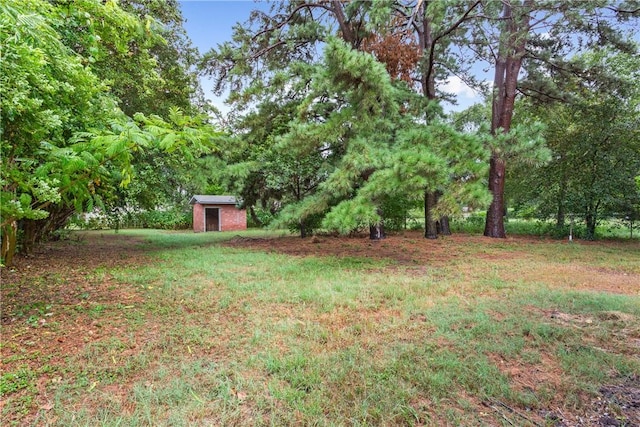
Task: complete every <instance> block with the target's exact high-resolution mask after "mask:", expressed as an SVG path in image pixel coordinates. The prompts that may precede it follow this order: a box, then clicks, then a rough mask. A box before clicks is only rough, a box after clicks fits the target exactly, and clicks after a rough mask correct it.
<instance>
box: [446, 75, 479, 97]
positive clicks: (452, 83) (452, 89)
mask: <svg viewBox="0 0 640 427" xmlns="http://www.w3.org/2000/svg"><path fill="white" fill-rule="evenodd" d="M440 88H441V89H442V90H443V91H445V92H448V93H452V94H454V95H456V96H457V97H461V98H466V99H479V98H480V93H478V92H476V91H475V90H473V89H472V88H470V87H469V86H467V84H466V83H465V82H463V81H462V80H461V79H460V77H457V76H452V77H449V78H448V79H447V80H445V82H444V83H443V84H441V86H440Z"/></svg>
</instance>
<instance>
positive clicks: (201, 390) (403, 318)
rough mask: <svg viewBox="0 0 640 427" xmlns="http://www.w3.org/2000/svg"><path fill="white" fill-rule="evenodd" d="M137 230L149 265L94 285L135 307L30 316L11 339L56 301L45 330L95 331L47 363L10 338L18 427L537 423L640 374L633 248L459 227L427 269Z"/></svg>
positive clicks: (12, 405)
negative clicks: (495, 238)
mask: <svg viewBox="0 0 640 427" xmlns="http://www.w3.org/2000/svg"><path fill="white" fill-rule="evenodd" d="M127 233H131V232H130V231H127V230H124V231H121V234H123V235H126V234H127ZM136 233H138V232H136ZM139 235H140V236H142V237H144V239H146V242H145V243H139V245H142V246H143V247H144V248H145V250H146V253H147V254H149V255H150V256H151V257H152V258H151V259H152V262H149V263H138V264H134V265H128V266H124V267H121V268H114V269H102V270H98V271H94V272H93V273H92V275H91V276H90V277H92V280H94V281H96V283H97V282H100V281H111V280H113V282H109V286H110V287H109V289H111V290H112V291H113V292H115V291H122V289H127V290H128V291H127V292H131V293H134V294H135V295H137V298H138V299H136V300H135V303H124V302H121V301H110V302H107V301H105V300H96V299H95V297H94V291H93V289H92V288H91V287H84V286H80V285H78V289H80V291H78V292H75V291H74V292H75V295H76V296H77V299H78V301H79V302H78V304H77V305H74V306H73V307H74V308H67V309H64V310H63V309H61V308H60V307H59V306H57V305H56V303H53V304H50V303H48V302H37V303H34V304H33V305H32V306H28V305H23V306H21V307H19V310H20V313H22V315H21V317H20V319H21V320H22V321H23V326H22V327H23V328H26V329H24V330H20V331H18V330H16V331H15V333H16V334H18V333H21V334H28V333H44V332H45V331H42V330H41V329H42V328H37V329H34V328H29V326H28V325H25V324H24V322H26V321H28V317H27V316H30V315H34V316H36V317H38V316H42V315H43V314H42V313H44V312H55V313H58V312H62V313H64V314H65V315H66V316H69V319H62V318H60V319H59V320H58V321H59V322H61V325H62V326H61V327H58V328H57V330H56V331H46V332H50V333H51V334H52V335H51V339H55V336H56V335H53V334H54V333H60V331H64V327H77V325H78V324H83V325H84V329H82V331H83V333H84V334H85V335H84V337H83V340H80V341H79V342H81V343H82V345H81V346H79V347H78V348H76V349H74V351H73V353H72V354H65V355H64V357H63V358H61V357H60V355H58V356H56V358H54V359H55V360H56V363H58V365H57V366H56V367H55V368H54V369H52V370H51V371H43V370H38V369H34V368H33V367H32V366H33V365H30V364H29V365H27V363H31V362H40V361H43V360H45V359H44V357H45V355H37V354H36V353H33V352H30V351H29V349H28V347H27V344H25V343H26V342H28V341H26V340H25V341H20V343H22V344H19V343H13V344H12V345H10V346H9V345H6V346H4V347H3V363H6V364H8V366H9V367H10V369H9V370H8V371H7V372H6V373H3V375H2V378H1V382H0V391H2V393H3V394H4V395H6V396H7V397H8V399H7V404H6V405H5V407H4V409H3V417H5V418H8V419H9V421H10V422H9V425H10V424H11V422H13V423H14V424H16V425H18V424H23V423H24V421H25V420H31V421H34V420H36V421H34V422H37V423H40V424H50V425H132V426H135V425H145V426H146V425H231V424H240V425H293V424H295V425H416V424H424V425H446V424H449V425H500V424H501V423H502V424H504V423H506V424H509V423H511V424H514V425H534V422H535V423H538V424H540V425H544V423H545V422H546V421H545V419H547V418H548V417H549V411H550V409H552V408H561V409H562V413H563V414H571V413H576V414H580V413H584V412H585V411H587V410H588V409H589V407H590V405H591V402H592V401H595V400H594V399H597V396H598V393H599V390H600V388H601V387H602V386H603V385H606V384H618V383H620V382H621V381H622V379H624V378H630V377H633V375H635V374H637V373H638V372H640V362H639V361H638V360H637V357H636V356H635V355H636V354H637V352H636V351H635V347H633V346H634V345H635V344H634V343H636V342H637V339H638V336H639V335H638V331H639V330H640V326H639V325H640V321H639V319H640V300H639V299H638V297H637V296H636V295H634V294H633V292H628V293H626V294H625V295H623V294H620V293H615V292H609V288H607V286H619V284H620V283H623V284H624V283H626V285H625V286H629V287H630V288H628V290H632V289H637V287H638V284H637V282H635V284H634V281H635V280H636V279H637V278H638V277H639V276H638V274H640V272H639V271H637V269H636V266H635V265H634V263H633V259H634V257H637V255H638V248H636V247H635V246H623V247H619V246H607V247H603V248H600V247H597V246H577V245H560V244H558V243H557V242H542V241H541V242H537V243H535V244H534V243H530V244H527V245H523V244H521V243H519V242H517V241H515V242H514V241H504V242H498V243H493V242H492V243H491V244H489V243H483V242H479V241H475V240H471V239H467V240H464V239H463V240H461V242H457V241H456V240H454V239H453V238H451V239H448V240H443V241H441V242H438V245H440V246H438V247H439V248H440V249H439V250H441V251H442V253H444V254H446V262H438V261H437V259H436V258H434V260H433V261H420V262H419V263H416V262H414V260H412V259H408V258H407V257H409V256H411V254H413V253H415V251H414V250H413V249H412V250H400V249H398V255H399V258H398V260H401V261H402V262H401V261H398V260H396V259H376V258H373V257H369V256H366V255H364V256H345V257H339V256H326V257H321V256H313V257H304V256H291V255H286V254H281V253H275V252H273V251H271V250H264V251H256V250H253V249H251V248H250V249H244V248H238V247H229V246H225V245H222V244H221V243H223V240H224V239H225V238H227V239H229V238H233V235H231V236H230V235H226V237H225V235H224V234H222V233H219V234H214V233H207V234H199V235H194V234H186V233H175V232H164V233H160V232H152V231H144V232H140V234H139ZM244 236H252V237H253V238H254V239H267V238H269V237H270V236H272V235H269V234H266V233H262V234H259V233H256V232H248V233H247V234H246V235H244ZM409 240H411V241H412V243H411V244H410V246H409V247H412V246H411V245H418V244H421V243H422V241H421V240H417V239H415V238H411V239H409ZM257 241H259V240H257ZM354 242H355V243H353V242H352V243H349V244H351V245H352V247H351V248H347V247H346V246H341V247H340V250H349V251H353V252H355V251H357V250H359V247H358V244H357V242H356V241H354ZM393 242H394V241H393V240H391V239H390V240H388V241H387V242H385V245H386V247H384V248H383V247H382V246H380V247H379V248H376V249H375V250H376V251H382V250H384V251H393V250H394V243H393ZM429 244H431V243H429ZM272 245H277V241H272ZM267 247H268V245H267ZM457 256H459V258H456V257H457ZM416 264H417V265H418V266H417V267H416ZM574 269H575V271H576V272H579V271H582V270H585V271H587V276H585V275H580V274H578V273H576V274H574V275H567V274H566V272H567V271H572V272H573V271H574ZM595 269H597V270H595ZM585 277H591V278H593V277H597V278H599V280H601V282H598V283H602V284H603V285H602V286H603V288H602V289H599V288H597V286H595V285H590V282H585V280H584V278H585ZM611 277H613V279H611ZM624 278H626V279H624ZM609 280H610V281H611V283H610V284H609ZM625 280H626V281H625ZM59 282H60V284H59V285H60V286H64V283H63V282H62V281H59ZM585 283H587V285H588V286H592V287H588V288H584V286H587V285H585ZM634 286H635V288H634ZM616 289H618V288H616ZM626 289H627V288H622V290H623V291H625V290H626ZM84 294H86V296H84ZM38 301H45V300H38ZM83 322H84V323H83ZM58 330H60V331H58ZM89 332H91V333H92V334H90V333H89ZM6 354H8V356H6ZM29 355H31V356H29ZM48 363H51V362H48ZM38 381H40V383H41V384H43V387H45V388H46V390H47V393H46V396H47V399H50V403H47V404H44V403H43V401H42V399H43V398H44V397H43V395H42V394H41V392H40V391H39V390H37V389H36V388H34V387H33V384H35V383H36V382H38ZM43 407H45V409H42V408H43ZM572 411H573V412H572ZM29 417H31V418H29ZM620 417H628V415H625V414H624V413H620ZM621 419H624V418H621ZM567 421H571V420H570V419H568V420H567Z"/></svg>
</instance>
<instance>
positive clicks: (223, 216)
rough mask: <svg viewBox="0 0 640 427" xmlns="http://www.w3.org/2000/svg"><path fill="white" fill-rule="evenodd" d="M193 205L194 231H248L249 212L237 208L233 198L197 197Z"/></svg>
mask: <svg viewBox="0 0 640 427" xmlns="http://www.w3.org/2000/svg"><path fill="white" fill-rule="evenodd" d="M189 203H190V204H192V205H193V231H194V232H196V233H200V232H203V231H237V230H246V229H247V211H246V210H245V209H240V208H238V207H237V206H236V198H235V197H233V196H204V195H196V196H193V197H192V198H191V201H189Z"/></svg>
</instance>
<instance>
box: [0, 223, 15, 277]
mask: <svg viewBox="0 0 640 427" xmlns="http://www.w3.org/2000/svg"><path fill="white" fill-rule="evenodd" d="M17 234H18V223H17V222H16V221H10V222H5V224H4V225H3V226H2V244H1V245H0V258H2V262H3V263H4V265H5V266H6V267H10V266H11V265H13V256H14V255H15V254H16V247H17Z"/></svg>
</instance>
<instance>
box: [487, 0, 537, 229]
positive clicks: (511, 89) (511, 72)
mask: <svg viewBox="0 0 640 427" xmlns="http://www.w3.org/2000/svg"><path fill="white" fill-rule="evenodd" d="M512 1H513V0H504V1H503V9H502V20H503V22H504V25H505V26H504V28H503V30H502V33H501V37H500V46H499V48H498V50H497V52H498V56H497V57H496V65H495V67H496V70H495V77H494V80H493V87H494V89H493V102H492V106H491V133H492V134H493V135H497V134H498V133H508V132H509V130H510V129H511V121H512V119H513V107H514V105H515V100H516V94H517V92H516V89H517V86H518V73H519V72H520V68H521V66H522V58H523V57H524V54H525V46H526V42H527V36H528V33H529V30H530V27H529V20H530V16H529V12H530V11H531V9H532V4H533V1H532V0H524V1H523V2H522V5H521V7H519V8H518V10H519V12H520V15H519V16H514V15H513V8H512V4H511V3H512ZM505 160H506V159H505V158H504V157H503V155H502V154H501V150H500V149H494V150H492V153H491V160H490V163H489V191H490V192H491V195H492V196H493V200H492V202H491V205H490V206H489V209H488V210H487V219H486V222H485V227H484V235H485V236H488V237H495V238H504V237H506V234H505V231H504V208H505V204H504V182H505V178H506V177H505V172H506V167H505Z"/></svg>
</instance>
